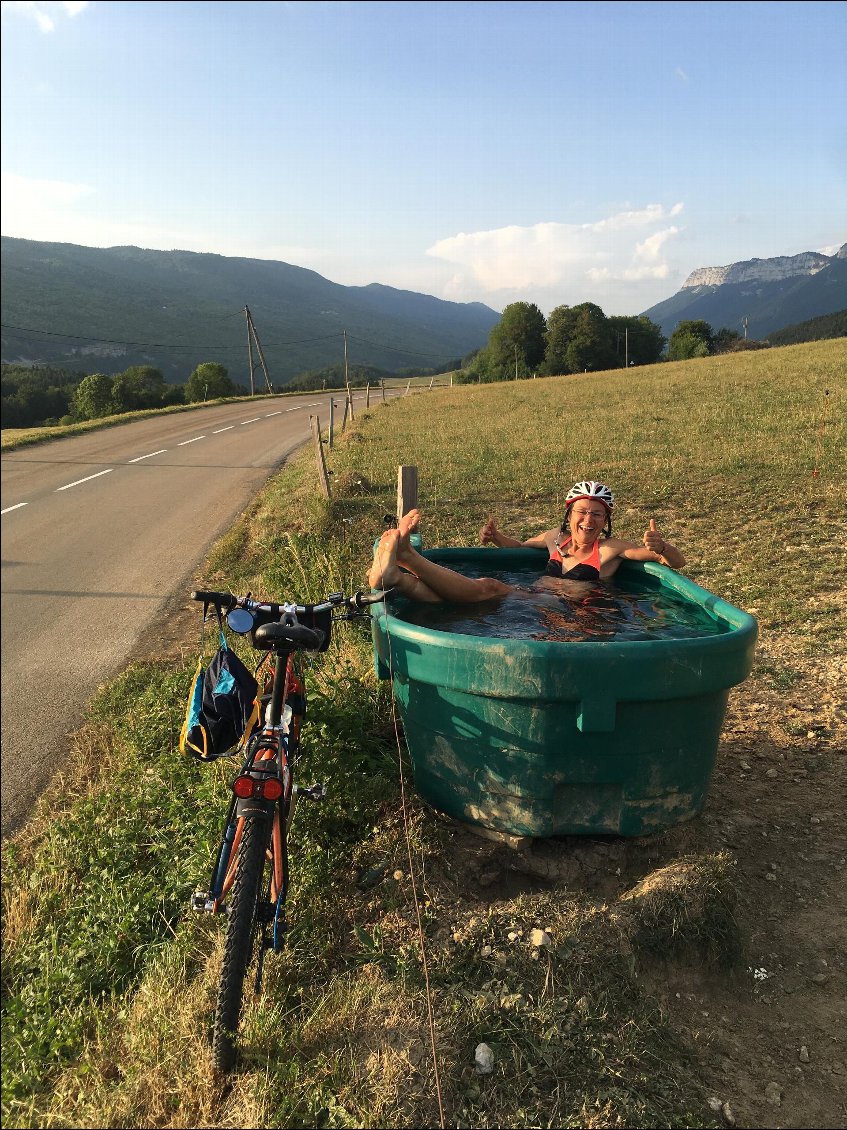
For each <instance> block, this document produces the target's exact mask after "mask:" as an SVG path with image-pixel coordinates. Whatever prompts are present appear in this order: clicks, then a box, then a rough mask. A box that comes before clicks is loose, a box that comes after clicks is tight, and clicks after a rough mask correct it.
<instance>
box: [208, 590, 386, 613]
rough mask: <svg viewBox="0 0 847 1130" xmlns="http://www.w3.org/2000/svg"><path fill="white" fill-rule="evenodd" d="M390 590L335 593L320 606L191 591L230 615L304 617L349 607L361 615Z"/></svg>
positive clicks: (231, 594)
mask: <svg viewBox="0 0 847 1130" xmlns="http://www.w3.org/2000/svg"><path fill="white" fill-rule="evenodd" d="M390 591H391V590H390V589H375V590H374V591H373V592H369V593H365V592H362V591H361V590H359V591H357V592H355V593H354V594H353V595H352V596H345V595H344V593H342V592H334V593H330V595H329V596H328V597H327V598H326V600H324V601H322V602H321V603H320V604H295V605H291V604H274V603H272V602H270V601H266V600H251V599H250V594H249V593H247V595H246V596H236V595H235V594H234V593H231V592H213V591H211V590H207V589H196V590H195V591H194V592H192V594H191V599H192V600H202V601H203V603H204V604H213V605H215V607H217V608H220V609H222V610H223V611H227V612H228V611H230V610H231V609H233V608H246V609H247V610H248V611H250V612H266V613H270V615H272V616H283V615H285V613H286V612H292V611H293V612H295V613H296V614H297V615H301V616H302V615H305V614H308V613H315V612H328V611H330V610H331V609H333V608H348V609H350V610H351V611H357V612H361V611H362V609H364V608H365V607H367V605H369V604H379V602H380V601H382V600H385V597H386V595H387V594H388V593H389V592H390Z"/></svg>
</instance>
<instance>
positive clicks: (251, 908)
mask: <svg viewBox="0 0 847 1130" xmlns="http://www.w3.org/2000/svg"><path fill="white" fill-rule="evenodd" d="M267 841H268V819H267V817H266V816H265V815H263V814H256V815H251V816H245V817H244V831H243V833H242V836H241V844H240V845H239V848H238V863H237V867H236V873H235V880H234V882H233V884H232V890H231V891H230V894H229V924H228V926H227V932H226V945H225V947H224V958H223V966H222V968H221V981H220V987H219V990H218V1006H217V1011H216V1013H215V1027H214V1034H213V1037H212V1054H213V1060H214V1065H215V1069H216V1070H217V1071H219V1072H221V1073H226V1072H227V1071H231V1070H232V1067H233V1065H234V1064H235V1058H236V1053H237V1033H238V1021H239V1017H240V1016H241V1004H242V1000H243V997H244V978H245V977H246V975H247V969H248V967H249V965H250V958H251V955H252V952H253V945H254V942H255V941H256V939H257V936H258V922H257V910H258V903H259V895H260V887H261V882H262V873H263V871H264V867H265V850H266V847H267Z"/></svg>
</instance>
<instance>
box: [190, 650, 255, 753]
mask: <svg viewBox="0 0 847 1130" xmlns="http://www.w3.org/2000/svg"><path fill="white" fill-rule="evenodd" d="M258 689H259V686H258V683H257V682H256V680H255V679H254V677H253V675H252V674H251V673H250V671H249V670H248V669H247V667H245V666H244V664H243V663H242V662H241V660H240V659H239V658H238V656H237V655H236V654H235V652H233V651H230V649H229V647H228V646H227V643H226V639H225V638H224V637H223V633H222V634H221V646H220V647H219V648H218V650H217V651H216V652H215V654H214V655H213V656H212V659H211V660H210V661H209V663H208V665H207V666H205V667H204V666H203V659H202V657H201V658H200V660H199V661H198V663H197V670H196V672H195V674H194V680H193V682H192V684H191V690H190V692H189V695H188V702H187V704H186V709H185V721H184V722H183V725H182V732H181V733H180V736H179V748H180V750H181V751H182V752H183V753H185V754H188V755H189V756H190V757H196V758H197V759H198V760H199V761H214V760H215V759H216V758H218V757H224V756H225V755H226V754H229V753H235V752H236V751H237V750H239V749H240V748H241V747H242V746H243V745H244V744H245V743H246V741H247V739H248V738H249V737H250V735H251V733H252V732H253V730H254V729H255V727H256V725H257V723H258V721H259V703H258V699H257V693H258Z"/></svg>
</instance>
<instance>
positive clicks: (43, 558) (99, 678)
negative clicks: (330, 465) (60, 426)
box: [0, 393, 364, 838]
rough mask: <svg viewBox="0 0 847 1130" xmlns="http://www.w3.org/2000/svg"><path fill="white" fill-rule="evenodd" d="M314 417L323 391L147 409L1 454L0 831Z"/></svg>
mask: <svg viewBox="0 0 847 1130" xmlns="http://www.w3.org/2000/svg"><path fill="white" fill-rule="evenodd" d="M335 395H336V405H338V400H339V396H338V393H336V394H335ZM363 395H364V394H363ZM355 399H357V397H355V396H354V400H355ZM342 405H343V401H342ZM310 414H311V415H319V416H320V419H321V425H322V426H323V427H326V426H327V424H328V422H329V394H327V393H322V394H319V395H316V394H312V395H309V396H303V397H297V398H293V397H276V398H262V399H258V400H256V401H253V402H240V403H237V404H225V405H214V406H210V407H208V408H198V409H196V410H195V411H190V412H179V413H174V414H172V415H166V416H156V417H149V418H148V419H146V420H139V421H137V422H134V423H129V424H123V425H121V426H119V427H115V428H107V429H104V430H102V431H95V432H90V433H88V434H87V435H81V436H74V437H72V438H67V439H61V440H55V441H53V442H51V443H47V444H41V445H37V446H35V447H30V448H26V447H24V448H20V449H18V450H16V451H11V452H8V453H5V454H4V455H3V456H2V475H1V476H0V484H1V485H2V490H0V503H1V505H0V511H2V538H3V542H2V549H3V555H2V557H3V561H2V564H3V568H2V589H1V590H0V591H2V617H0V620H1V621H2V672H1V673H0V690H1V691H2V715H1V716H0V720H2V766H1V767H0V768H2V777H1V778H0V794H1V796H0V799H2V835H3V837H4V838H5V837H6V836H7V835H9V834H10V833H11V832H13V831H14V830H15V829H16V828H17V827H19V826H20V825H21V824H22V823H23V822H24V821H25V820H26V817H27V813H28V812H29V810H30V807H31V803H32V799H33V797H34V796H35V795H36V794H37V793H38V791H39V790H40V789H42V788H43V786H44V785H45V783H46V782H47V781H48V780H49V779H50V777H51V775H52V774H53V773H54V772H55V770H56V769H57V768H58V767H59V766H60V765H61V763H62V761H63V759H64V757H65V755H66V751H67V748H68V740H69V736H70V735H71V734H72V733H73V731H74V730H75V729H76V728H77V727H78V725H79V723H80V721H81V718H82V714H83V711H84V710H85V707H86V705H87V703H88V701H89V699H90V697H91V695H92V693H93V692H94V691H95V690H96V689H97V687H98V686H99V685H100V684H101V683H102V682H103V681H104V680H106V679H108V678H110V677H111V676H113V675H114V674H115V673H116V672H117V671H119V670H120V669H122V668H123V667H124V666H125V665H126V663H127V662H128V661H129V660H130V659H131V658H132V655H133V651H134V649H135V648H136V646H137V644H138V641H139V639H140V638H141V637H142V635H143V634H144V633H145V630H149V626H150V624H151V623H153V622H155V620H156V618H157V617H162V616H163V615H164V610H165V609H166V607H167V605H168V603H169V602H171V603H172V602H173V599H174V598H175V597H176V596H178V595H181V596H183V597H184V596H185V594H187V592H188V591H189V590H190V588H191V580H192V578H193V576H194V574H195V571H196V569H197V566H198V565H199V564H200V562H201V561H202V560H203V558H204V556H205V554H206V552H207V551H208V549H209V548H210V546H211V545H212V544H213V542H214V541H215V540H216V539H217V538H218V537H220V536H221V535H222V534H223V533H224V532H225V531H226V530H227V529H228V528H229V526H230V525H231V523H232V521H233V519H234V518H235V517H236V515H238V514H239V513H240V512H241V511H242V510H243V509H244V507H245V506H246V505H247V503H248V502H249V501H250V500H251V498H252V497H253V496H254V495H255V493H256V491H257V490H258V489H259V488H260V487H261V486H262V485H263V483H264V482H265V481H266V480H267V478H268V477H269V475H270V474H271V472H272V471H273V469H274V468H276V467H278V466H279V465H280V464H281V463H283V462H284V460H285V459H286V457H287V456H289V455H290V454H291V453H292V452H293V451H294V450H295V449H297V448H298V447H300V446H301V445H302V444H303V443H304V442H305V441H306V440H307V439H308V438H309V436H310V425H309V416H310ZM336 419H338V408H337V407H336ZM316 479H317V473H316ZM316 489H317V487H316Z"/></svg>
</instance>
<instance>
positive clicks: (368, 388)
mask: <svg viewBox="0 0 847 1130" xmlns="http://www.w3.org/2000/svg"><path fill="white" fill-rule="evenodd" d="M370 406H371V382H370V381H368V383H367V384H366V385H365V408H370Z"/></svg>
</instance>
